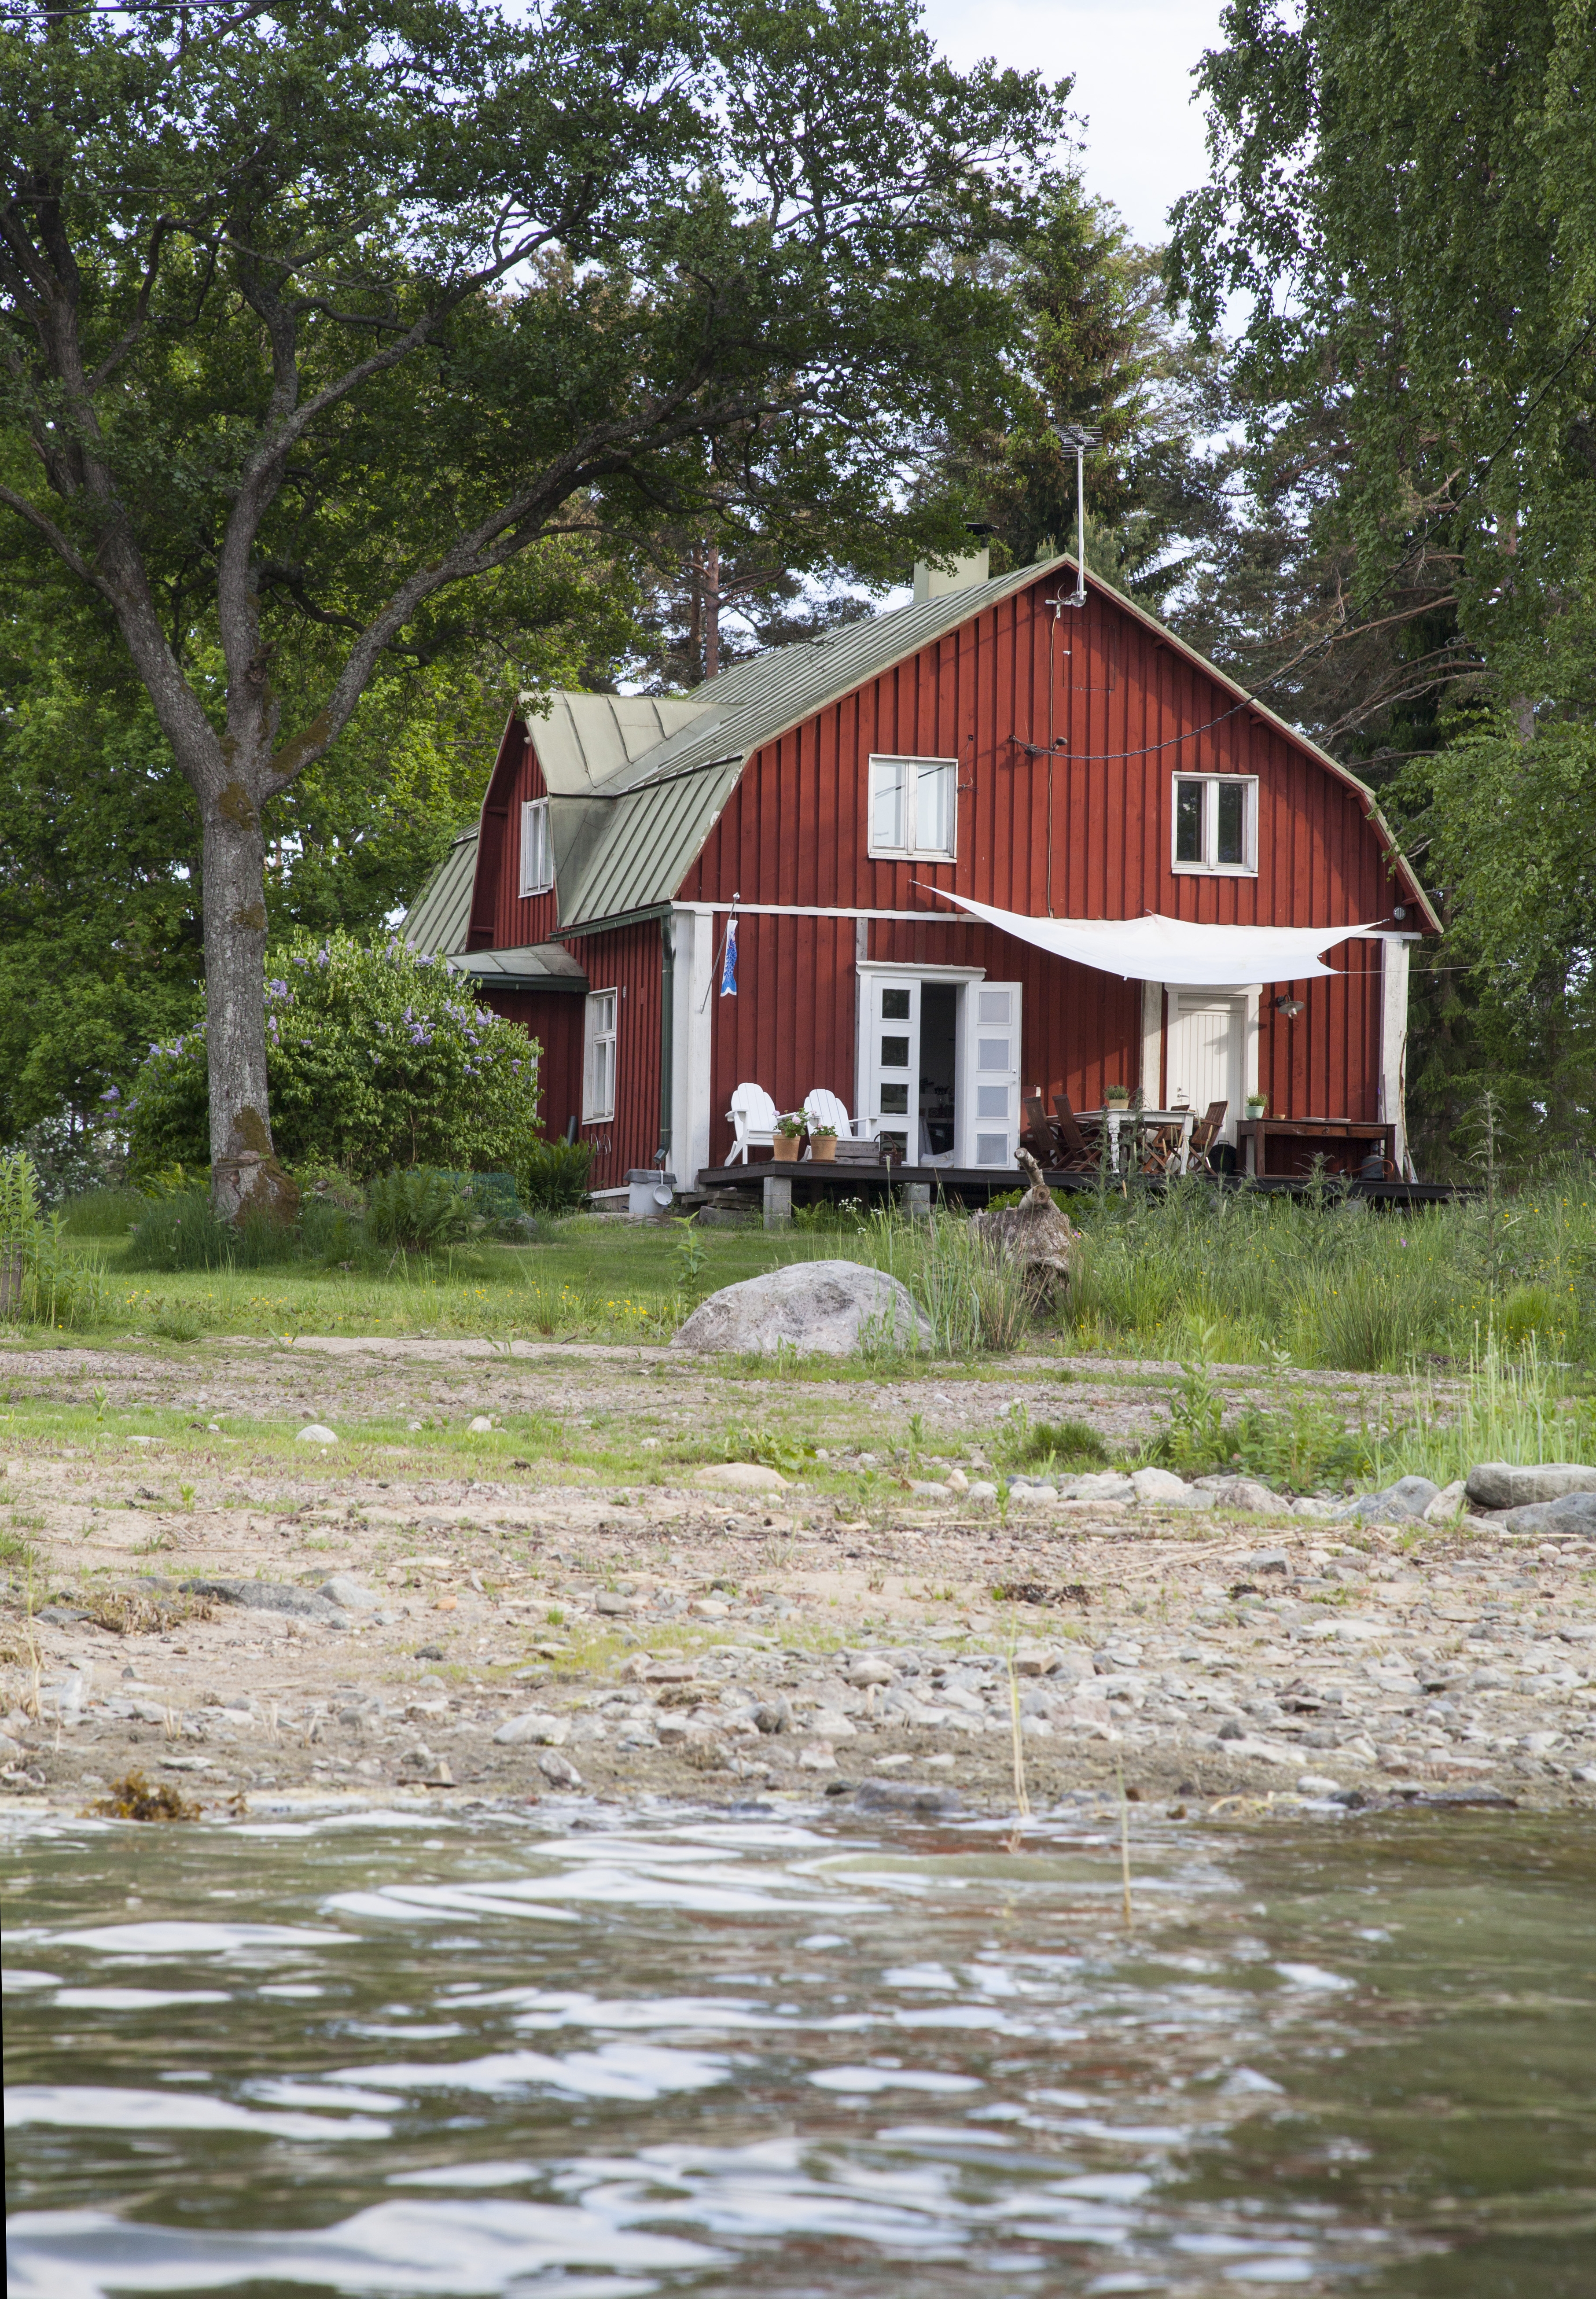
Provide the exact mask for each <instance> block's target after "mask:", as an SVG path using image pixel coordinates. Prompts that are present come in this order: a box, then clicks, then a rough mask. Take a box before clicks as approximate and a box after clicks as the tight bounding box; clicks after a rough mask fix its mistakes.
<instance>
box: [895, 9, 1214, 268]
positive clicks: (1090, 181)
mask: <svg viewBox="0 0 1596 2299" xmlns="http://www.w3.org/2000/svg"><path fill="white" fill-rule="evenodd" d="M1220 6H1221V0H926V9H925V19H924V21H925V25H926V29H927V31H928V32H929V33H930V34H931V36H932V37H933V38H934V39H935V42H936V44H937V46H938V47H939V48H941V50H942V51H943V54H944V55H946V57H947V58H948V61H949V62H950V63H952V64H956V65H958V66H959V67H960V69H961V70H968V67H969V66H970V65H971V64H972V63H974V62H975V61H976V59H977V57H978V56H984V55H990V56H995V57H996V58H997V61H998V62H999V63H1001V64H1013V65H1017V66H1018V67H1020V68H1021V69H1023V70H1029V69H1031V68H1032V67H1035V69H1037V70H1038V71H1042V72H1043V73H1045V75H1046V76H1047V78H1048V79H1050V80H1057V79H1062V78H1063V76H1064V75H1065V74H1066V73H1067V72H1073V73H1074V75H1075V81H1076V86H1075V93H1074V95H1073V97H1072V98H1071V102H1072V104H1073V106H1074V109H1075V110H1076V112H1081V113H1084V114H1085V116H1086V122H1087V125H1086V129H1085V137H1084V155H1083V161H1084V171H1085V181H1086V187H1087V189H1088V190H1089V191H1093V192H1096V193H1098V194H1099V195H1101V197H1103V198H1105V199H1110V200H1112V201H1113V203H1114V204H1115V206H1116V207H1117V208H1118V210H1119V212H1120V213H1121V214H1122V215H1123V216H1124V218H1125V220H1126V223H1127V224H1128V225H1129V226H1130V228H1131V230H1132V232H1133V233H1134V234H1135V237H1136V238H1137V239H1139V240H1141V241H1143V242H1144V243H1145V244H1148V245H1157V244H1159V243H1160V242H1161V241H1163V240H1164V239H1165V238H1166V237H1168V226H1167V223H1166V218H1167V216H1168V212H1169V209H1170V207H1171V205H1172V204H1173V203H1174V202H1175V201H1176V200H1177V199H1178V198H1179V197H1180V195H1181V194H1182V193H1183V192H1189V191H1192V190H1193V189H1194V188H1195V187H1196V186H1197V185H1199V184H1200V183H1201V182H1202V181H1203V180H1204V179H1205V178H1206V176H1207V173H1208V154H1207V147H1206V145H1205V144H1204V141H1203V129H1202V113H1201V107H1200V106H1199V105H1198V104H1193V101H1192V96H1193V82H1192V79H1191V77H1190V74H1191V70H1192V67H1193V64H1194V63H1195V62H1197V60H1198V58H1199V57H1200V56H1201V54H1202V51H1203V50H1204V48H1209V47H1215V46H1218V37H1219V12H1220Z"/></svg>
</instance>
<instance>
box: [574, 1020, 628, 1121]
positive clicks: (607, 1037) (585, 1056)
mask: <svg viewBox="0 0 1596 2299" xmlns="http://www.w3.org/2000/svg"><path fill="white" fill-rule="evenodd" d="M619 1018H620V992H619V990H590V991H589V992H588V993H587V997H586V1010H585V1011H584V1014H583V1017H582V1123H583V1125H610V1124H611V1121H612V1120H613V1118H614V1116H615V1069H616V1037H617V1024H618V1023H619ZM605 1069H607V1070H608V1073H609V1075H608V1079H607V1081H606V1080H605V1079H604V1078H603V1071H604V1070H605ZM602 1083H608V1086H609V1092H608V1094H607V1095H605V1094H603V1093H601V1092H600V1091H599V1088H600V1085H601V1084H602ZM601 1102H602V1103H603V1105H604V1106H603V1108H601V1107H600V1104H601Z"/></svg>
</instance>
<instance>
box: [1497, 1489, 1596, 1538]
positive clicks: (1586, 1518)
mask: <svg viewBox="0 0 1596 2299" xmlns="http://www.w3.org/2000/svg"><path fill="white" fill-rule="evenodd" d="M1507 1527H1508V1531H1509V1532H1551V1533H1556V1532H1577V1533H1584V1535H1585V1536H1586V1537H1587V1538H1590V1537H1591V1536H1592V1535H1596V1493H1565V1494H1564V1495H1563V1497H1562V1498H1561V1499H1560V1500H1555V1501H1532V1502H1531V1503H1530V1505H1529V1506H1528V1507H1527V1508H1516V1509H1514V1510H1513V1511H1512V1512H1511V1514H1510V1515H1509V1517H1508V1519H1507Z"/></svg>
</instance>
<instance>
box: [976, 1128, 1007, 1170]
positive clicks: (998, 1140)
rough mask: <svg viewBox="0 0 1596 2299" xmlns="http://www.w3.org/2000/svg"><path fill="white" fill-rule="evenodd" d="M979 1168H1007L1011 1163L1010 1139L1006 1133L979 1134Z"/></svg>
mask: <svg viewBox="0 0 1596 2299" xmlns="http://www.w3.org/2000/svg"><path fill="white" fill-rule="evenodd" d="M976 1163H977V1166H1006V1165H1007V1164H1008V1163H1009V1137H1008V1135H1007V1134H1006V1133H977V1136H976Z"/></svg>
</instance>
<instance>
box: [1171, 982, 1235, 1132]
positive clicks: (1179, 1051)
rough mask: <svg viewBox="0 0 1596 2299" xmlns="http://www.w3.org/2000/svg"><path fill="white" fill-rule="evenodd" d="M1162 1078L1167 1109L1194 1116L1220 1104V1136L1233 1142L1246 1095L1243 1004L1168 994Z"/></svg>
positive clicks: (1217, 994) (1224, 997) (1200, 994)
mask: <svg viewBox="0 0 1596 2299" xmlns="http://www.w3.org/2000/svg"><path fill="white" fill-rule="evenodd" d="M1166 1053H1167V1058H1166V1067H1165V1075H1166V1076H1167V1078H1168V1093H1169V1106H1170V1107H1171V1108H1176V1109H1178V1108H1181V1107H1182V1105H1183V1104H1188V1103H1189V1104H1190V1106H1191V1108H1193V1110H1195V1111H1196V1113H1197V1116H1199V1117H1202V1116H1205V1115H1206V1114H1207V1111H1208V1108H1209V1104H1210V1103H1212V1102H1216V1101H1222V1102H1223V1103H1224V1104H1225V1124H1224V1125H1223V1127H1222V1129H1221V1138H1222V1139H1223V1140H1224V1141H1234V1140H1235V1128H1236V1120H1237V1118H1239V1117H1240V1116H1241V1115H1242V1103H1243V1096H1244V1095H1245V1093H1246V1091H1247V1000H1246V999H1245V998H1244V997H1243V998H1236V997H1233V996H1231V995H1230V994H1229V993H1228V992H1225V991H1216V990H1171V991H1170V992H1169V1019H1168V1043H1167V1049H1166Z"/></svg>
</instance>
